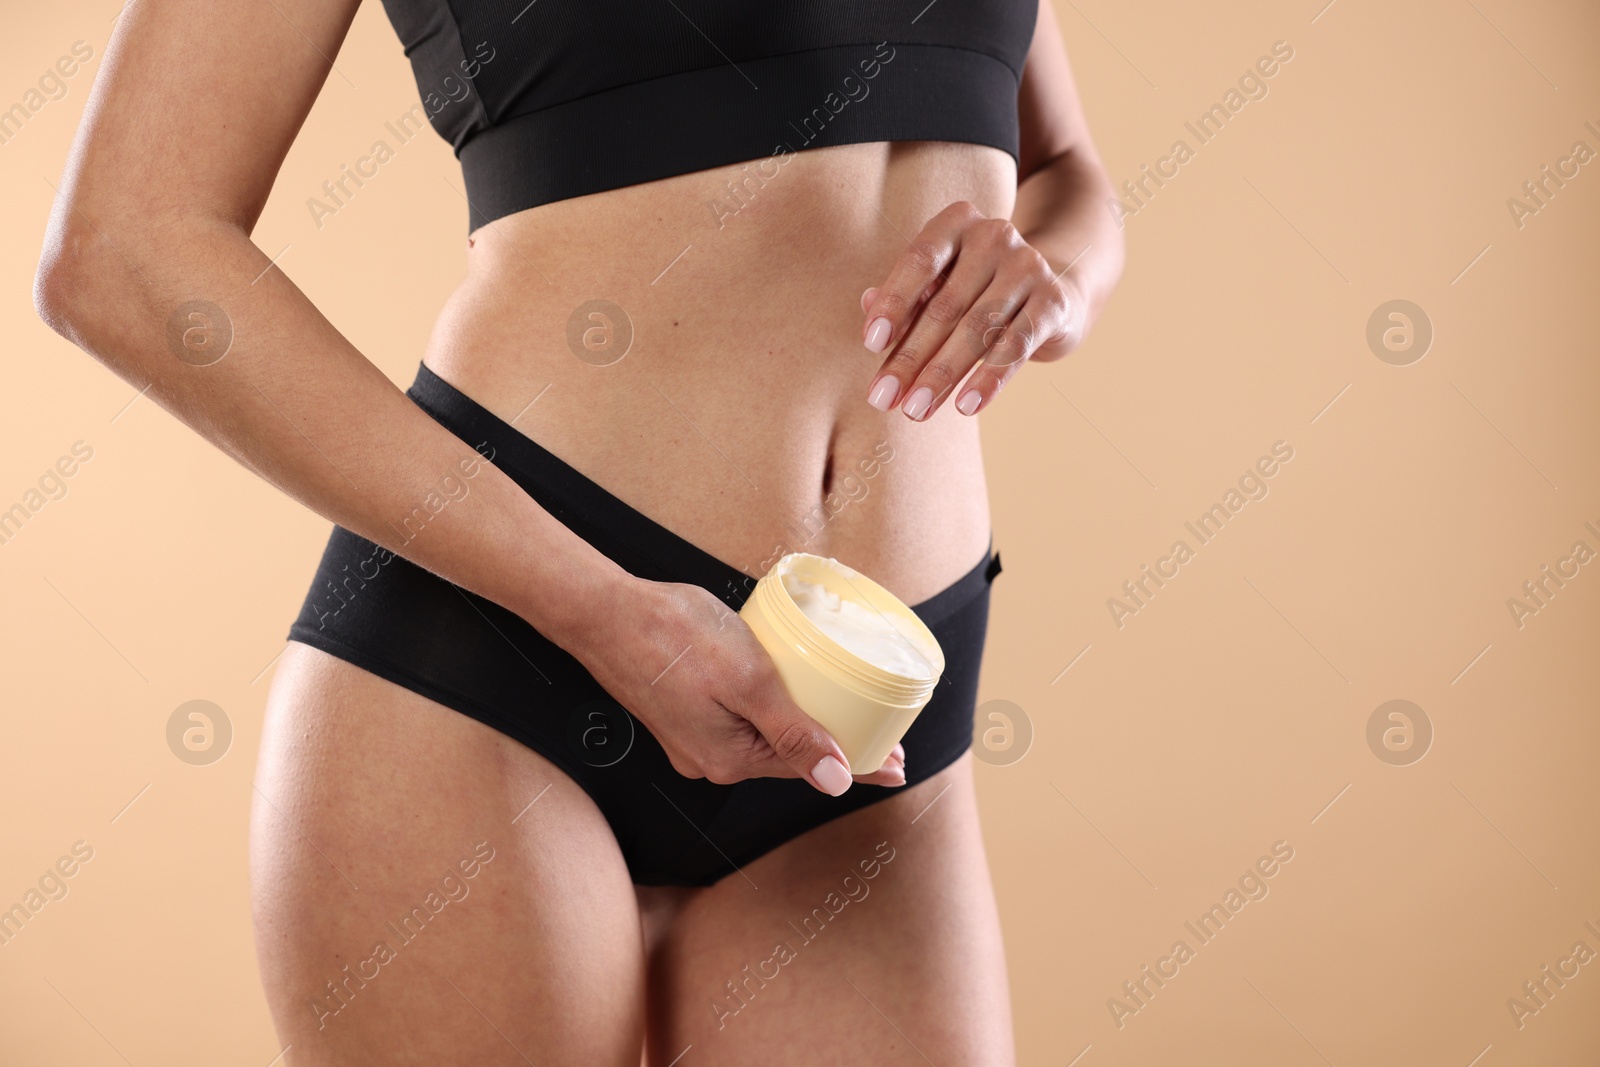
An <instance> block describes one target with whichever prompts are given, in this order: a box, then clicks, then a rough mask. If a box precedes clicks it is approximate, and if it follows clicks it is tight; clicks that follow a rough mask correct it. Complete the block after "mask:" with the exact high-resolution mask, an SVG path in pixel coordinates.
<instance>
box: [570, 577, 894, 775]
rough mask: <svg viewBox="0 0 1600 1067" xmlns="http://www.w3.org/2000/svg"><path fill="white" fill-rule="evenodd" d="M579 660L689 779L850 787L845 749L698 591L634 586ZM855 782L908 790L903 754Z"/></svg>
mask: <svg viewBox="0 0 1600 1067" xmlns="http://www.w3.org/2000/svg"><path fill="white" fill-rule="evenodd" d="M596 609H597V611H598V615H595V616H591V617H592V618H595V619H596V622H595V625H594V626H593V627H592V628H588V630H587V632H586V633H585V634H584V637H583V639H582V640H581V641H580V642H578V647H577V648H576V649H569V651H572V653H573V655H574V656H576V657H577V659H578V660H579V661H580V662H582V663H583V665H584V666H585V667H587V668H588V669H589V672H590V673H591V674H592V675H593V676H594V678H595V680H596V681H598V682H599V683H600V684H601V686H603V687H604V688H605V690H606V692H608V693H610V694H611V695H612V696H613V697H614V698H616V700H617V701H618V702H619V703H621V704H622V706H623V707H625V708H627V709H628V710H629V711H630V712H632V713H633V714H634V715H635V716H637V717H638V719H639V720H640V721H641V722H643V723H644V725H645V726H646V727H647V728H648V729H649V730H650V733H651V734H652V735H653V736H654V737H655V739H656V740H657V741H659V742H660V743H661V747H662V748H663V749H665V750H666V753H667V757H668V759H670V760H671V761H672V766H673V767H674V768H675V769H676V770H677V771H678V773H679V774H682V775H684V776H685V777H688V778H706V779H709V780H710V781H713V782H716V783H718V784H722V785H726V784H730V783H733V782H738V781H742V780H744V779H746V778H762V777H772V778H803V779H805V780H806V781H808V782H810V783H811V784H812V785H813V786H815V787H816V788H818V789H820V790H822V791H823V792H824V793H828V794H830V795H832V796H838V795H839V794H841V793H843V792H844V791H845V790H846V789H848V788H849V787H850V783H851V780H852V776H851V775H850V773H849V770H848V767H849V764H848V762H847V761H846V760H845V757H844V753H843V752H842V751H841V750H840V748H839V744H838V742H837V741H835V740H834V739H833V737H832V735H830V734H829V733H828V731H827V730H825V729H823V728H822V725H821V724H820V723H818V722H817V721H816V720H815V719H813V718H811V717H810V716H809V715H807V714H806V713H805V712H804V711H803V710H801V708H800V706H799V705H798V704H796V703H795V702H794V699H793V698H792V697H790V695H789V692H788V690H787V689H785V688H784V685H783V680H782V679H781V678H780V677H779V675H778V669H777V666H776V665H775V664H774V663H773V662H772V657H771V656H770V655H769V654H768V653H767V650H766V649H765V648H764V647H763V646H762V645H761V642H760V641H758V640H756V636H755V634H754V633H752V632H751V630H750V627H749V626H748V625H746V624H745V621H744V620H743V619H741V618H740V617H739V615H738V614H737V613H736V612H734V611H732V610H731V609H729V607H728V606H727V605H726V604H724V603H723V602H722V601H721V600H720V599H718V598H717V597H716V595H714V594H713V593H711V592H709V591H708V590H706V589H703V588H702V587H700V586H698V585H692V584H686V583H677V582H651V581H646V580H644V579H640V578H630V579H628V580H626V581H624V582H622V583H621V584H620V586H617V587H615V593H614V594H612V595H611V596H609V597H608V598H607V600H606V602H604V603H602V604H599V605H596ZM854 780H855V781H858V782H867V783H870V784H873V785H904V784H905V781H906V778H905V749H904V747H903V746H901V745H896V746H895V748H894V751H893V752H892V753H890V755H889V758H888V759H887V760H886V761H885V762H884V764H883V766H882V767H880V768H879V769H878V770H876V771H874V772H872V773H870V774H860V775H855V776H854Z"/></svg>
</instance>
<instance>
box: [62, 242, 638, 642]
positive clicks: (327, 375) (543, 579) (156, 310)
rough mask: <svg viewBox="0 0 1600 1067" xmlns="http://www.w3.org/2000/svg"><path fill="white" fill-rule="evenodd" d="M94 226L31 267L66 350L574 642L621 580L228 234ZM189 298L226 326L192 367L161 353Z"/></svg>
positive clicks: (372, 532)
mask: <svg viewBox="0 0 1600 1067" xmlns="http://www.w3.org/2000/svg"><path fill="white" fill-rule="evenodd" d="M113 217H114V218H116V219H121V220H126V219H127V216H124V215H118V216H113ZM97 222H98V225H99V227H100V228H99V229H94V228H90V227H88V226H82V227H62V228H61V232H59V233H58V232H56V231H52V235H51V240H52V242H53V243H52V246H51V247H49V248H47V254H46V256H45V265H44V266H43V267H41V274H40V279H39V283H38V286H39V290H38V295H37V302H38V304H39V307H40V311H41V314H42V315H43V316H44V317H45V318H46V320H47V321H49V322H50V324H51V325H52V326H53V327H54V328H55V329H57V330H58V331H59V332H60V333H62V334H63V336H66V337H67V338H68V339H70V340H71V341H73V342H74V343H75V344H77V345H78V346H79V347H81V348H83V349H84V350H85V351H87V352H88V353H89V354H91V355H93V356H94V357H95V358H96V359H98V360H99V361H100V362H102V363H104V364H105V365H106V366H108V367H110V368H111V369H112V370H113V371H115V372H116V373H117V374H118V375H119V376H121V377H122V378H124V379H125V380H126V381H127V382H128V383H129V384H130V385H132V386H133V387H134V388H135V389H141V390H143V389H146V388H147V387H148V395H149V397H150V398H151V399H153V400H154V401H156V402H157V403H159V404H160V405H161V406H162V407H164V408H166V409H167V410H168V411H169V412H171V413H172V414H173V415H175V416H176V417H177V418H179V419H180V420H182V421H183V422H184V423H186V424H187V425H188V426H190V427H191V428H192V429H194V430H195V431H196V432H198V433H200V434H201V435H202V436H204V437H205V438H206V439H207V440H209V441H210V442H212V443H213V444H215V445H216V446H217V447H219V448H221V449H222V450H223V451H225V452H227V453H228V454H229V455H231V456H233V457H234V458H235V459H236V460H238V461H239V462H240V463H241V464H243V465H244V466H246V467H248V468H249V469H251V470H253V471H255V472H256V473H257V474H259V475H261V476H262V477H263V478H265V479H266V480H267V481H269V482H271V483H272V484H274V485H276V486H277V487H278V488H280V489H282V490H283V491H284V492H285V493H287V494H289V495H290V496H292V497H294V498H295V499H296V500H299V501H300V502H301V503H303V504H305V505H306V506H307V507H309V508H311V509H312V510H314V511H316V512H317V513H318V514H320V515H322V516H323V517H325V518H327V519H329V520H330V521H332V522H336V523H338V524H339V525H341V526H344V527H346V528H347V529H350V530H352V531H354V532H355V533H357V534H360V535H361V536H363V537H366V538H368V539H369V540H371V541H374V542H376V543H378V544H379V545H382V546H383V547H384V548H387V549H389V550H391V551H393V552H395V553H397V554H399V555H401V556H403V557H405V558H407V559H409V560H411V561H412V562H414V563H416V564H418V565H419V566H422V567H424V568H426V569H428V570H429V571H432V572H433V573H435V574H438V575H440V576H441V577H443V578H445V579H447V580H449V581H452V582H455V583H456V584H458V585H460V586H462V587H464V588H466V589H469V590H471V591H473V592H475V593H478V594H480V595H482V596H484V597H487V598H488V599H490V600H492V601H495V602H496V603H499V604H501V605H503V606H505V607H506V608H508V609H510V610H512V611H514V612H516V613H517V614H519V615H521V616H522V617H523V618H525V619H527V620H528V622H529V623H531V624H532V625H533V626H534V627H536V628H537V629H539V630H540V632H542V633H544V634H545V635H546V636H547V637H549V638H550V639H551V640H552V641H555V642H556V643H557V644H560V645H562V646H563V647H565V648H567V649H568V651H574V649H575V647H576V646H578V645H580V644H581V643H582V641H583V640H585V639H586V638H587V636H588V627H589V625H590V624H592V623H593V622H594V621H595V619H594V615H595V611H594V605H596V604H597V603H600V602H603V601H604V599H605V598H606V597H607V596H609V595H611V594H613V593H614V592H616V591H617V590H618V589H620V588H621V587H622V586H624V585H625V584H626V581H627V575H626V572H624V571H623V570H622V569H621V568H620V567H618V566H617V565H616V564H615V563H613V562H612V561H611V560H609V559H608V558H606V557H605V556H604V555H602V554H601V553H600V552H598V551H597V550H595V549H594V548H593V547H592V546H590V545H589V544H588V543H587V542H585V541H583V540H582V539H581V538H579V537H578V536H577V535H576V534H574V533H573V532H572V531H571V530H569V529H568V528H567V527H566V526H564V525H563V524H562V523H560V522H559V521H558V520H557V519H555V518H554V517H553V516H552V515H550V514H549V513H548V512H546V511H545V510H544V509H543V508H541V507H540V506H539V505H538V504H537V503H536V502H535V501H534V500H533V499H532V498H531V497H529V496H528V495H527V494H526V493H525V492H524V491H523V490H522V489H521V487H519V486H518V485H517V484H516V483H515V482H513V481H512V480H511V478H510V477H508V476H507V475H506V474H504V473H503V472H501V471H500V470H499V469H498V468H496V467H495V466H493V465H492V463H488V462H484V461H483V460H484V458H485V457H483V456H480V455H479V453H478V452H477V451H475V450H474V445H476V444H478V442H466V441H463V440H461V439H460V438H458V437H456V436H455V435H454V434H453V433H451V432H450V431H449V430H447V429H446V428H444V427H443V426H441V425H440V424H439V423H437V422H435V421H434V420H433V419H432V418H430V417H429V416H428V415H427V414H426V413H425V412H424V411H422V409H421V408H419V407H417V406H416V405H415V404H414V403H413V402H412V401H411V400H410V399H409V398H408V397H407V396H406V395H405V394H404V393H403V392H402V391H401V390H400V389H398V388H397V387H396V386H395V385H394V384H393V383H392V382H390V381H389V379H388V378H387V377H385V376H384V374H383V373H382V372H381V371H380V370H378V368H377V367H375V366H374V365H373V364H372V363H371V362H369V361H368V360H367V359H366V358H365V357H363V356H362V355H361V353H360V352H358V351H357V350H356V349H355V347H354V346H352V345H351V344H350V343H349V342H348V341H347V340H345V339H344V338H343V337H342V336H341V335H340V334H339V332H338V331H337V330H336V329H335V328H334V327H333V326H332V325H331V324H330V323H329V322H328V321H327V319H325V318H324V317H323V316H322V315H321V314H320V313H319V312H318V311H317V309H316V308H315V307H314V306H313V305H312V303H311V302H310V300H308V299H307V298H306V296H305V294H303V293H302V292H301V291H300V290H299V289H298V288H297V287H296V286H295V285H294V284H293V283H292V282H291V281H289V279H288V278H287V276H285V274H284V273H283V271H282V269H281V268H280V267H276V266H270V264H269V260H268V257H267V256H266V255H265V254H264V253H263V252H262V251H261V250H260V249H259V248H257V247H256V246H255V245H254V244H253V243H252V242H251V241H250V240H249V238H248V237H247V236H246V235H245V234H244V233H243V232H242V231H241V230H240V229H238V228H237V227H236V226H232V225H229V224H227V223H224V222H221V221H210V220H206V219H187V218H186V219H184V220H182V221H175V222H169V223H166V224H164V225H162V226H159V227H156V226H149V225H132V224H131V223H129V222H127V221H121V222H111V223H110V224H109V225H108V220H106V219H105V218H99V219H97ZM104 230H109V231H111V234H110V239H109V240H107V237H106V236H105V235H103V234H102V232H101V231H104ZM269 266H270V269H269ZM197 299H200V300H208V301H211V302H212V303H214V304H216V305H218V306H219V307H221V308H222V309H223V311H224V313H225V315H226V316H227V320H228V321H229V322H230V323H231V328H232V342H231V347H229V348H228V349H227V352H226V355H224V356H223V357H222V358H221V359H220V360H218V361H217V362H215V363H211V364H210V365H206V366H199V365H195V364H196V363H197V362H203V361H204V360H205V359H207V358H210V357H209V356H205V355H202V354H196V353H194V352H191V350H190V349H187V348H184V349H182V350H183V351H185V352H186V353H189V356H188V358H187V359H185V358H180V357H179V355H177V354H176V353H175V351H174V349H173V344H174V343H177V344H179V345H180V346H181V345H182V342H181V341H178V342H173V341H171V340H170V339H169V333H170V332H171V330H170V327H171V323H172V320H173V315H174V312H175V310H177V309H178V308H179V306H180V305H182V304H184V303H185V302H187V301H191V300H197ZM192 336H193V337H194V338H195V340H197V341H199V340H200V339H201V338H202V336H203V335H202V334H199V333H196V334H194V335H192ZM216 337H220V334H218V335H214V339H215V338H216ZM198 350H199V352H200V353H203V352H204V351H205V349H204V345H203V344H200V345H198Z"/></svg>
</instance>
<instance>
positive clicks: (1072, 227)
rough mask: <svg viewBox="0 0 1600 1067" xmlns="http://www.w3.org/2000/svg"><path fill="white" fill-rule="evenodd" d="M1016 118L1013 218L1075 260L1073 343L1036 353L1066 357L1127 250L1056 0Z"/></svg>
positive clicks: (1057, 257)
mask: <svg viewBox="0 0 1600 1067" xmlns="http://www.w3.org/2000/svg"><path fill="white" fill-rule="evenodd" d="M1017 118H1018V120H1019V122H1020V124H1021V155H1022V159H1021V163H1020V164H1019V166H1018V168H1017V183H1018V184H1017V202H1016V206H1015V207H1014V208H1013V209H1012V212H1011V221H1012V223H1014V224H1015V225H1016V227H1017V231H1018V232H1019V233H1020V234H1021V235H1022V238H1023V240H1025V241H1027V242H1028V243H1029V244H1030V245H1032V246H1033V247H1034V248H1036V249H1038V250H1039V251H1040V252H1042V253H1043V254H1044V257H1045V259H1046V260H1047V261H1048V262H1049V263H1050V264H1051V265H1052V266H1053V267H1054V268H1055V270H1056V271H1058V272H1061V271H1062V270H1063V268H1068V264H1071V266H1070V268H1068V269H1066V270H1065V271H1064V272H1063V273H1061V276H1060V278H1059V282H1060V283H1062V284H1065V285H1066V286H1067V287H1068V290H1069V295H1068V298H1069V301H1071V298H1072V297H1074V296H1075V297H1077V300H1076V301H1072V302H1073V303H1075V304H1076V305H1077V307H1078V308H1080V309H1081V311H1082V318H1074V320H1073V321H1072V322H1071V323H1070V324H1069V327H1068V329H1069V336H1068V338H1067V343H1065V344H1064V345H1056V346H1050V347H1049V348H1048V349H1047V350H1046V351H1040V352H1035V353H1034V354H1033V356H1032V357H1031V358H1033V359H1038V360H1052V359H1060V358H1061V357H1062V356H1064V355H1066V354H1067V353H1068V352H1070V351H1072V349H1073V348H1076V347H1077V345H1078V344H1079V343H1080V342H1081V341H1082V340H1083V337H1084V335H1085V334H1087V333H1088V332H1089V328H1090V327H1091V326H1093V325H1094V323H1095V320H1096V319H1098V318H1099V317H1100V312H1101V311H1102V310H1103V309H1104V308H1105V305H1106V301H1107V300H1109V299H1110V297H1111V291H1112V290H1113V289H1115V288H1116V286H1117V282H1118V280H1119V279H1120V278H1121V277H1122V265H1123V255H1124V253H1123V240H1122V228H1121V227H1120V226H1118V225H1117V223H1116V220H1115V219H1114V218H1113V217H1112V215H1111V212H1110V210H1109V209H1108V208H1107V203H1108V201H1110V200H1111V199H1112V198H1114V197H1115V196H1116V191H1115V188H1114V187H1113V186H1112V184H1111V181H1110V179H1109V178H1107V177H1106V172H1105V167H1104V165H1103V164H1102V163H1101V162H1100V154H1099V153H1098V152H1096V151H1095V147H1094V141H1093V140H1092V139H1091V138H1090V137H1089V124H1088V122H1087V121H1086V120H1085V119H1084V116H1083V105H1082V104H1081V103H1080V102H1079V100H1078V88H1077V84H1076V82H1075V81H1074V80H1073V77H1072V67H1071V64H1070V63H1069V62H1068V60H1067V50H1066V47H1065V46H1064V45H1063V43H1062V39H1061V28H1060V26H1059V25H1058V24H1057V23H1056V16H1055V10H1054V5H1053V3H1052V0H1039V22H1038V25H1037V27H1036V28H1035V29H1034V32H1033V44H1032V46H1031V47H1030V48H1029V50H1028V62H1027V64H1026V65H1025V66H1024V67H1023V68H1022V84H1021V86H1020V87H1019V88H1018V90H1017Z"/></svg>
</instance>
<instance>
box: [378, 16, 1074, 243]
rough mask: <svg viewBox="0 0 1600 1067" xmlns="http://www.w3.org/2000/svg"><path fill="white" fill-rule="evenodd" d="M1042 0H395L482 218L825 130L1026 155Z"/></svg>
mask: <svg viewBox="0 0 1600 1067" xmlns="http://www.w3.org/2000/svg"><path fill="white" fill-rule="evenodd" d="M1040 2H1041V0H932V2H930V0H383V6H384V8H385V10H386V11H387V12H388V15H389V21H390V23H391V24H392V25H393V26H394V28H395V32H396V33H397V34H398V35H399V37H400V41H401V43H402V44H403V45H405V51H406V55H407V56H408V57H409V58H410V60H411V68H412V70H413V72H414V73H415V74H416V79H417V88H418V90H419V92H420V93H421V96H422V106H423V109H424V111H425V112H426V113H427V116H428V121H429V122H430V123H431V124H432V125H433V128H434V130H435V131H437V132H438V133H439V135H440V136H442V137H444V138H445V140H447V141H449V142H450V143H451V144H452V145H453V146H454V148H455V154H456V158H458V159H459V160H460V161H461V170H462V175H463V177H464V179H465V181H466V187H467V199H468V204H469V216H468V230H469V231H470V230H473V229H476V228H477V227H479V226H481V225H483V224H484V223H486V222H489V221H492V220H494V219H497V218H500V217H501V216H502V215H509V214H511V213H512V212H515V211H521V210H523V209H525V208H530V207H535V206H537V205H539V204H546V203H549V202H551V201H553V200H565V199H567V198H568V197H574V196H583V195H585V194H587V193H597V192H601V191H602V190H606V189H616V188H620V187H622V186H627V185H636V184H639V183H641V182H648V181H655V180H657V179H660V178H667V177H671V176H673V175H676V174H685V173H688V172H690V171H696V170H705V169H707V168H710V167H718V166H725V165H728V164H731V163H740V162H745V161H749V160H758V159H759V160H763V163H762V168H765V170H762V169H761V168H758V173H762V174H764V177H766V178H771V177H772V176H774V175H776V174H777V173H778V171H777V165H778V163H781V162H784V161H785V160H784V159H782V158H781V157H784V156H786V155H787V154H788V153H790V152H793V151H799V150H801V149H805V148H819V147H823V146H826V145H841V144H857V143H861V142H865V141H964V142H969V143H973V144H984V145H992V146H994V147H996V148H999V149H1002V150H1004V151H1006V152H1009V153H1010V154H1011V156H1012V157H1013V158H1014V159H1015V158H1017V156H1018V143H1017V141H1018V130H1017V86H1018V84H1019V83H1020V81H1021V78H1022V65H1023V62H1024V60H1026V58H1027V54H1028V47H1029V45H1030V44H1031V43H1032V40H1033V28H1034V22H1035V19H1036V18H1037V15H1038V4H1039V3H1040ZM1043 2H1048V0H1043ZM769 156H778V157H780V158H779V160H778V161H776V162H773V161H770V160H767V159H766V157H769ZM768 171H770V173H768ZM746 180H747V181H748V180H749V179H748V178H747V179H746Z"/></svg>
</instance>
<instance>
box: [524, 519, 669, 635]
mask: <svg viewBox="0 0 1600 1067" xmlns="http://www.w3.org/2000/svg"><path fill="white" fill-rule="evenodd" d="M586 547H587V546H586ZM533 578H534V580H533V581H531V582H530V583H528V585H527V586H526V587H525V588H524V590H523V595H522V600H521V604H520V605H519V607H518V609H517V614H519V615H521V616H522V618H523V619H525V620H526V621H527V622H528V624H529V625H531V626H532V627H533V628H534V629H536V630H538V631H539V632H540V633H541V634H543V635H544V636H545V637H547V638H548V639H549V640H551V641H552V642H554V643H555V644H557V645H559V646H560V647H561V648H562V649H564V650H565V651H567V652H569V653H571V654H572V656H574V657H575V658H576V659H578V660H579V661H585V657H586V656H587V655H588V652H589V650H590V649H592V648H593V647H595V644H596V642H597V641H598V640H600V639H601V637H602V635H604V634H606V633H609V632H610V628H611V624H612V621H613V620H615V619H617V618H619V617H624V616H625V615H626V613H627V610H628V609H627V604H628V603H629V602H630V601H631V599H632V598H633V597H634V596H635V595H636V594H637V591H638V587H639V585H640V583H641V581H642V579H639V578H636V577H634V576H633V575H632V574H630V573H628V572H627V571H626V570H624V569H623V568H622V567H621V566H619V565H618V564H617V563H615V562H614V561H613V560H611V559H610V558H609V557H607V556H605V555H603V554H601V553H600V552H599V551H598V550H595V549H593V548H590V549H589V552H588V554H587V556H586V557H585V558H584V559H582V560H581V561H579V562H574V563H571V564H569V563H568V562H567V561H564V560H554V561H552V560H546V561H545V566H544V567H542V568H541V569H540V571H539V573H537V574H535V575H534V576H533Z"/></svg>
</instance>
